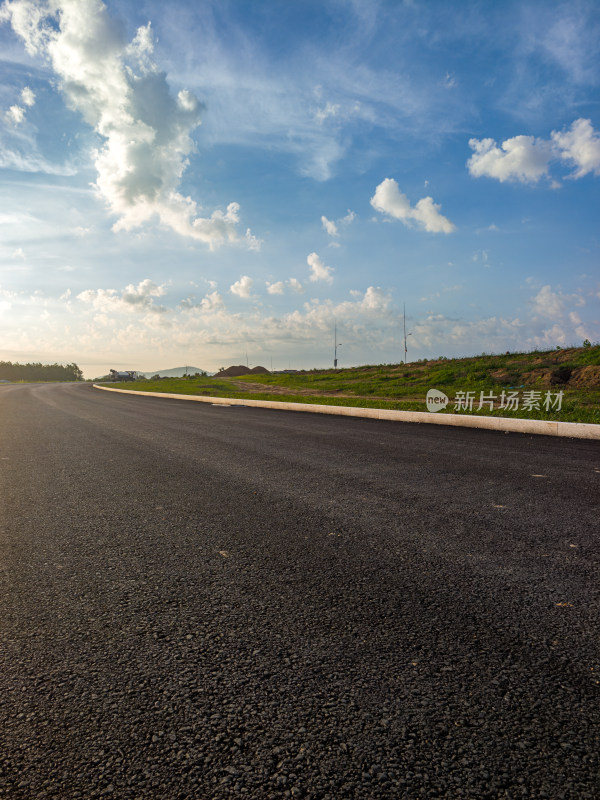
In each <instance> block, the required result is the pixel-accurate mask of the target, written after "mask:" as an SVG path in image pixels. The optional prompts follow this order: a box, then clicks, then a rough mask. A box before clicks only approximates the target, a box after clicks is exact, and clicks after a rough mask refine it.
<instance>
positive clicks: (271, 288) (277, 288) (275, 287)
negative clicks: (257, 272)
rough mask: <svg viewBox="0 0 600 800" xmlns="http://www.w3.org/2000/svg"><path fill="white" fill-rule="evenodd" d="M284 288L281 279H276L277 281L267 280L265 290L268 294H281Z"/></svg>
mask: <svg viewBox="0 0 600 800" xmlns="http://www.w3.org/2000/svg"><path fill="white" fill-rule="evenodd" d="M284 290H285V284H284V282H283V281H277V283H269V281H267V292H268V293H269V294H283V292H284Z"/></svg>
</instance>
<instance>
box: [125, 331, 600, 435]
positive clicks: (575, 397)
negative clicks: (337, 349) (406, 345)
mask: <svg viewBox="0 0 600 800" xmlns="http://www.w3.org/2000/svg"><path fill="white" fill-rule="evenodd" d="M560 368H562V369H563V373H564V371H565V370H570V371H571V374H570V377H569V379H568V381H567V382H566V383H556V382H555V381H556V380H557V377H560V376H558V375H557V370H559V369H560ZM564 377H565V375H564V374H563V375H562V378H563V380H564ZM115 386H120V387H121V388H130V389H142V390H146V391H158V392H172V393H177V394H203V395H209V396H215V397H239V398H252V399H255V400H261V399H264V400H280V401H285V402H303V403H322V404H332V405H351V406H362V407H367V408H395V409H399V410H404V411H424V410H425V395H426V393H427V390H428V389H430V388H436V389H440V390H441V391H443V392H445V393H446V394H447V395H448V396H449V397H450V399H451V401H452V400H453V398H454V397H455V395H456V392H457V391H459V390H462V391H472V392H475V397H476V402H475V405H474V408H473V412H469V413H477V414H492V413H493V414H494V415H495V416H504V417H521V418H528V419H555V420H562V421H569V422H594V423H600V346H595V347H588V348H572V349H568V350H552V351H549V352H537V351H536V352H532V353H511V354H506V355H494V356H492V355H490V356H488V355H481V356H475V357H472V358H461V359H452V360H450V359H439V360H435V361H420V362H415V363H412V364H406V365H404V364H400V365H380V366H365V367H356V368H351V369H341V370H336V371H334V370H313V371H310V372H299V373H296V374H292V375H248V376H243V377H240V378H218V377H217V376H215V377H213V378H193V379H190V378H188V379H185V378H167V379H164V378H163V379H161V380H159V381H139V382H136V383H135V384H134V383H125V384H115ZM509 389H511V390H513V391H514V390H517V391H519V394H520V396H521V398H522V394H523V392H525V391H529V390H535V391H540V392H542V397H543V396H544V395H545V393H546V392H547V391H551V392H552V393H553V394H554V393H555V392H557V391H560V390H562V391H564V398H563V402H562V410H561V411H559V412H557V411H555V410H550V411H544V410H543V409H542V410H540V411H537V410H536V411H524V410H523V409H522V408H520V409H519V410H518V411H507V410H506V409H499V408H495V409H494V411H493V412H492V411H491V410H490V409H489V408H486V409H482V410H480V411H477V405H478V400H479V392H481V391H484V392H486V393H490V392H491V393H493V394H496V395H500V393H501V392H502V391H503V390H504V391H508V390H509ZM521 404H522V399H521ZM438 413H456V412H455V409H454V408H453V403H452V402H451V403H450V404H449V406H448V408H447V409H446V412H443V411H440V412H438Z"/></svg>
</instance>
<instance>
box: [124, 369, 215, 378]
mask: <svg viewBox="0 0 600 800" xmlns="http://www.w3.org/2000/svg"><path fill="white" fill-rule="evenodd" d="M204 371H205V370H203V369H201V368H200V367H174V368H173V369H157V370H154V372H138V375H144V376H145V377H146V378H152V377H153V376H154V375H160V377H161V378H182V377H183V376H184V375H185V374H186V372H187V374H188V375H195V374H196V372H200V373H202V372H204ZM207 374H210V373H207Z"/></svg>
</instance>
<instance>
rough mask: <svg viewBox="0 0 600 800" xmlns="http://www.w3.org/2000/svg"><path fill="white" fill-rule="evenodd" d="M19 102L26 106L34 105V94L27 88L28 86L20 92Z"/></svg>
mask: <svg viewBox="0 0 600 800" xmlns="http://www.w3.org/2000/svg"><path fill="white" fill-rule="evenodd" d="M21 100H22V101H23V103H24V104H25V105H26V106H29V107H30V108H31V106H33V105H35V92H34V91H33V90H32V89H30V88H29V86H25V88H24V89H23V91H22V92H21Z"/></svg>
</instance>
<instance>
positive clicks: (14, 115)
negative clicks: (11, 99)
mask: <svg viewBox="0 0 600 800" xmlns="http://www.w3.org/2000/svg"><path fill="white" fill-rule="evenodd" d="M5 116H6V119H7V120H8V121H9V122H12V124H13V125H20V124H21V123H22V122H24V120H25V109H24V108H21V106H11V107H10V108H9V109H8V111H7V112H6V114H5Z"/></svg>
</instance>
